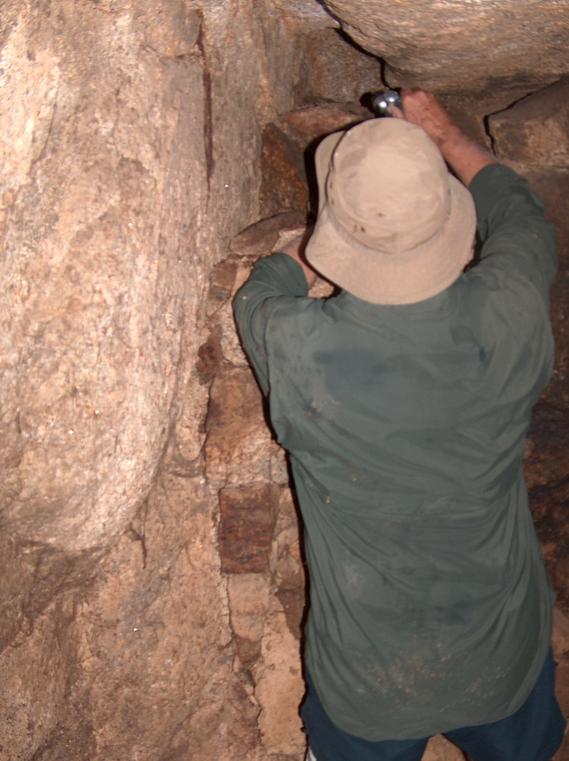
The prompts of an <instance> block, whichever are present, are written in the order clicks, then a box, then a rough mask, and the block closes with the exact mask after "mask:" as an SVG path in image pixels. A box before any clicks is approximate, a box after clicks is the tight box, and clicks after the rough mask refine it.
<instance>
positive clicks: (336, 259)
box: [305, 132, 476, 304]
mask: <svg viewBox="0 0 569 761" xmlns="http://www.w3.org/2000/svg"><path fill="white" fill-rule="evenodd" d="M343 135H344V132H339V133H334V134H332V135H328V137H326V138H324V140H323V141H322V142H321V143H320V145H319V146H318V148H317V150H316V156H315V162H316V176H317V180H318V218H317V220H316V225H315V227H314V232H313V233H312V236H311V238H310V240H309V241H308V244H307V246H306V253H305V255H306V258H307V260H308V261H309V262H310V264H311V265H312V266H313V267H314V268H315V269H316V270H318V272H320V273H321V274H322V275H324V277H326V278H327V279H328V280H331V281H332V282H333V283H335V284H336V285H339V286H340V287H341V288H343V289H345V290H346V291H348V292H349V293H351V294H353V295H354V296H357V297H358V298H360V299H363V300H365V301H370V302H372V303H374V304H412V303H415V302H418V301H423V300H424V299H428V298H430V297H432V296H435V295H436V294H438V293H440V292H441V291H444V290H445V289H446V288H448V287H449V286H450V285H452V283H453V282H454V281H455V280H457V279H458V277H460V274H461V272H462V271H463V269H464V268H465V266H466V265H467V264H468V262H469V261H470V260H471V259H472V255H473V243H474V233H475V230H476V211H475V208H474V202H473V200H472V196H471V195H470V192H469V191H468V190H467V189H466V188H465V187H464V185H462V183H460V182H459V181H458V180H457V179H456V178H455V177H453V176H452V175H451V174H449V188H450V213H449V216H448V217H447V219H446V221H445V223H444V225H443V226H442V228H441V229H440V230H439V231H438V233H437V234H436V235H435V236H434V237H433V238H431V239H430V240H428V241H427V242H426V243H423V244H421V245H419V246H416V247H415V248H413V249H411V250H407V251H390V252H389V253H385V252H381V251H377V250H375V249H372V248H368V247H367V246H365V245H364V244H362V243H361V242H359V241H357V240H356V239H355V238H353V237H351V236H350V235H349V233H348V232H347V231H346V230H345V229H344V228H343V227H342V226H341V225H340V224H339V223H338V222H337V221H336V220H335V218H334V216H333V214H332V213H331V211H330V208H329V205H328V203H327V201H326V179H327V176H328V172H329V168H330V162H331V159H332V155H333V153H334V150H335V149H336V146H337V145H338V143H339V142H340V140H341V139H342V136H343Z"/></svg>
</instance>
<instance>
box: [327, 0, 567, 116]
mask: <svg viewBox="0 0 569 761" xmlns="http://www.w3.org/2000/svg"><path fill="white" fill-rule="evenodd" d="M324 5H325V7H326V8H327V9H328V11H329V12H330V14H331V15H332V16H333V17H334V18H335V19H337V20H338V21H339V23H340V24H341V27H342V29H343V31H344V32H345V33H346V34H348V35H349V36H350V37H351V38H352V40H354V42H356V43H357V44H358V45H360V46H361V47H362V48H364V49H365V50H367V51H369V52H370V53H372V54H374V55H376V56H378V57H379V58H381V59H383V60H384V61H385V64H386V66H385V72H384V74H385V78H386V81H387V83H388V84H389V85H390V86H393V87H400V86H404V87H422V88H424V89H430V90H433V91H436V92H447V93H455V92H456V93H473V94H474V93H484V92H485V91H487V90H488V89H493V88H499V89H503V90H511V91H512V92H513V93H516V94H518V93H520V92H524V91H525V92H526V93H527V92H531V91H535V90H538V89H540V88H541V87H545V86H547V85H548V84H550V83H552V82H554V81H555V80H557V79H559V78H560V77H561V76H562V75H563V74H564V73H565V72H567V71H568V70H569V60H568V59H567V53H566V50H567V41H568V39H569V0H525V1H524V2H520V0H399V1H398V2H393V0H324ZM513 100H514V97H513V98H512V101H513ZM512 101H510V102H512Z"/></svg>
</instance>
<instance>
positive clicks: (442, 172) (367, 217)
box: [326, 119, 450, 254]
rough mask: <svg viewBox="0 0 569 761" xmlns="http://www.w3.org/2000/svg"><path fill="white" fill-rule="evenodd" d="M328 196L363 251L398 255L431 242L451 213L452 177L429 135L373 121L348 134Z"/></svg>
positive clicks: (395, 121)
mask: <svg viewBox="0 0 569 761" xmlns="http://www.w3.org/2000/svg"><path fill="white" fill-rule="evenodd" d="M326 196H327V201H328V204H329V207H330V213H331V216H332V218H333V219H334V221H335V222H336V223H338V224H339V225H340V226H341V227H342V228H343V229H344V231H345V232H346V233H347V234H348V235H349V236H351V237H353V238H355V239H356V240H357V241H358V242H360V243H362V244H363V245H365V246H367V247H369V248H373V249H378V250H380V251H382V252H383V253H388V254H397V253H398V252H400V251H402V250H409V249H413V248H415V247H416V246H418V245H421V244H422V243H425V242H426V241H428V240H430V239H431V238H432V237H433V236H435V235H436V234H437V232H438V231H439V230H440V229H441V228H442V227H443V226H444V224H445V221H446V220H447V218H448V216H449V213H450V188H449V175H448V171H447V169H446V165H445V163H444V161H443V159H442V156H441V154H440V152H439V150H438V148H437V147H436V145H435V144H434V143H433V142H432V140H431V139H430V138H429V137H428V136H427V134H426V133H425V132H424V131H423V130H422V129H420V128H419V127H416V126H415V125H413V124H410V123H409V122H405V121H402V120H399V119H373V120H369V121H367V122H363V123H362V124H358V125H357V126H356V127H353V128H352V129H350V130H348V131H347V132H345V133H344V135H343V136H342V138H341V140H340V141H339V142H338V145H337V146H336V149H335V151H334V153H333V155H332V159H331V162H330V168H329V172H328V176H327V179H326Z"/></svg>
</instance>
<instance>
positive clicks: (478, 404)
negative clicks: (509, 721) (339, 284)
mask: <svg viewBox="0 0 569 761" xmlns="http://www.w3.org/2000/svg"><path fill="white" fill-rule="evenodd" d="M470 190H471V192H472V195H473V198H474V201H475V204H476V208H477V217H478V230H479V234H480V238H481V240H482V242H483V245H482V249H481V260H480V262H479V263H478V264H477V265H476V266H475V267H473V268H472V269H470V270H469V271H468V272H467V273H465V274H463V275H462V276H461V277H460V278H459V279H458V280H457V281H456V282H455V283H454V284H453V285H452V286H451V287H450V288H448V289H446V290H445V291H444V292H443V293H440V294H438V295H437V296H434V297H433V298H430V299H427V300H425V301H421V302H418V303H415V304H410V305H404V306H381V305H375V304H371V303H368V302H364V301H362V300H360V299H357V298H355V297H354V296H352V295H350V294H349V293H347V292H341V293H340V294H339V295H337V296H335V297H333V298H329V299H312V298H309V297H307V287H306V282H305V279H304V275H303V273H302V270H301V268H300V266H299V265H298V264H297V263H296V262H295V261H294V260H292V259H291V258H290V257H288V256H286V255H285V254H274V255H272V256H270V257H267V258H265V259H262V260H261V261H259V262H258V263H257V264H256V266H255V268H254V270H253V272H252V274H251V276H250V278H249V280H248V281H247V283H246V284H245V285H244V286H243V287H242V288H241V290H240V291H239V292H238V294H237V295H236V298H235V302H234V309H235V317H236V321H237V325H238V329H239V332H240V335H241V338H242V341H243V345H244V347H245V350H246V352H247V354H248V356H249V358H250V360H251V363H252V366H253V368H254V370H255V373H256V376H257V378H258V381H259V384H260V386H261V388H262V390H263V391H264V393H265V394H266V395H267V398H268V403H269V409H270V417H271V422H272V425H273V428H274V431H275V434H276V436H277V438H278V440H279V442H280V443H281V444H282V446H283V447H285V448H286V449H287V450H288V452H289V454H290V461H291V467H292V473H293V477H294V483H295V487H296V491H297V495H298V500H299V504H300V508H301V511H302V517H303V522H304V530H305V549H306V560H307V563H308V568H309V574H310V611H309V615H308V619H307V624H306V631H305V634H306V652H305V657H306V660H307V666H308V669H309V671H310V674H311V676H312V679H313V681H314V683H315V686H316V689H317V690H318V694H319V696H320V698H321V700H322V703H323V706H324V709H325V710H326V713H327V714H328V716H329V717H330V718H331V720H332V721H333V722H334V723H335V724H336V725H337V726H338V727H340V728H341V729H343V730H345V731H346V732H349V733H350V734H353V735H356V736H358V737H362V738H366V739H369V740H383V739H392V740H394V739H408V738H417V737H424V736H428V735H433V734H437V733H438V732H444V731H449V730H452V729H453V728H456V727H462V726H467V725H473V724H482V723H487V722H491V721H497V720H499V719H501V718H503V717H505V716H508V715H510V714H512V713H513V712H515V711H516V710H517V709H518V708H519V707H520V706H521V705H522V703H523V702H524V701H525V699H526V698H527V696H528V695H529V693H530V691H531V689H532V687H533V686H534V684H535V682H536V680H537V677H538V675H539V673H540V670H541V668H542V666H543V663H544V661H545V657H546V654H547V650H548V647H549V642H550V634H551V610H552V602H553V593H552V591H551V588H550V586H549V583H548V580H547V578H546V574H545V570H544V565H543V561H542V557H541V552H540V548H539V545H538V542H537V539H536V535H535V531H534V527H533V523H532V520H531V515H530V512H529V509H528V502H527V490H526V487H525V483H524V479H523V473H522V455H523V445H524V438H525V435H526V432H527V429H528V425H529V421H530V414H531V409H532V406H533V404H534V403H535V401H536V400H537V399H538V397H539V395H540V393H541V391H542V390H543V388H544V386H545V384H546V383H547V380H548V378H549V376H550V374H551V370H552V363H553V339H552V335H551V329H550V323H549V318H548V291H549V286H550V283H551V280H552V278H553V275H554V272H555V261H556V260H555V236H554V233H553V230H552V228H551V226H550V225H549V224H548V223H547V222H546V221H545V219H544V216H543V207H542V205H541V203H540V201H539V200H538V199H537V197H536V196H535V195H534V194H533V193H532V192H531V190H530V189H529V187H528V185H527V184H526V183H525V181H524V180H522V179H521V178H520V177H518V176H517V175H516V174H515V173H514V172H513V171H511V170H510V169H507V168H505V167H501V166H499V165H493V166H489V167H486V168H485V169H483V170H482V171H481V172H480V173H479V174H478V175H477V177H476V178H475V179H474V181H473V183H472V184H471V187H470Z"/></svg>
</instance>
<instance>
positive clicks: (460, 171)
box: [389, 90, 496, 185]
mask: <svg viewBox="0 0 569 761" xmlns="http://www.w3.org/2000/svg"><path fill="white" fill-rule="evenodd" d="M401 104H402V106H403V110H400V109H398V108H396V107H394V106H391V107H390V109H389V112H390V113H391V115H392V116H394V117H395V118H397V119H406V120H407V121H409V122H411V123H412V124H416V125H417V126H418V127H422V128H423V129H424V130H425V132H426V133H427V135H428V136H429V137H430V138H431V140H432V141H433V142H434V143H435V144H436V145H437V146H438V148H439V150H440V152H441V153H442V155H443V157H444V159H445V160H446V161H447V162H448V163H449V164H450V166H451V168H452V169H453V170H454V172H455V173H456V174H457V175H458V177H460V179H461V180H462V181H463V182H464V184H465V185H469V184H470V183H471V181H472V180H473V179H474V177H475V176H476V175H477V174H478V172H479V171H480V170H481V169H482V168H483V167H485V166H488V165H489V164H495V163H496V159H495V158H494V156H492V154H491V153H489V152H488V151H487V150H485V149H484V148H482V146H480V145H478V144H477V143H475V142H474V141H473V140H470V138H468V137H467V136H466V135H465V134H464V133H463V132H462V131H461V130H460V129H459V128H458V127H457V125H456V124H455V123H454V122H453V121H452V120H451V118H450V116H449V115H448V113H447V112H446V109H445V108H444V106H443V105H442V103H441V102H440V101H439V99H438V98H437V97H436V96H435V95H433V94H432V93H429V92H425V91H424V90H402V91H401Z"/></svg>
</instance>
